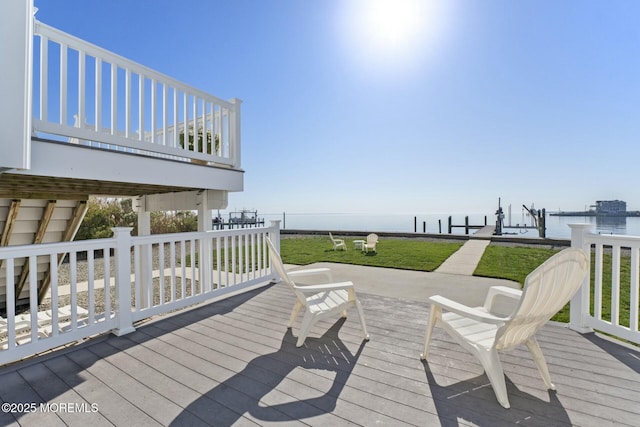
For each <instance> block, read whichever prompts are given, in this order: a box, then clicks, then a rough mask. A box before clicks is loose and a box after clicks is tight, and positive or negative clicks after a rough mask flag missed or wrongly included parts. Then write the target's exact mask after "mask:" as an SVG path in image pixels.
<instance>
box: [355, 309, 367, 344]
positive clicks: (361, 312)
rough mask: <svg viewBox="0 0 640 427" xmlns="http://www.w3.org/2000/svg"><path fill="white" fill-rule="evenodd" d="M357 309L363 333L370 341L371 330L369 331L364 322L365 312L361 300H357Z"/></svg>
mask: <svg viewBox="0 0 640 427" xmlns="http://www.w3.org/2000/svg"><path fill="white" fill-rule="evenodd" d="M355 303H356V310H357V311H358V317H360V326H362V334H363V336H364V339H365V341H369V332H367V325H366V324H365V323H364V312H363V311H362V304H360V301H359V300H356V301H355Z"/></svg>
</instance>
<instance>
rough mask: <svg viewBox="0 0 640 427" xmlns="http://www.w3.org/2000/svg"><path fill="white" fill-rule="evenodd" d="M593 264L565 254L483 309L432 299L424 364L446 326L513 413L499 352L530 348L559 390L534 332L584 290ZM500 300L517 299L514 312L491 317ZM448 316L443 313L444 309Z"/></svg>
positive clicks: (500, 290) (490, 297)
mask: <svg viewBox="0 0 640 427" xmlns="http://www.w3.org/2000/svg"><path fill="white" fill-rule="evenodd" d="M588 268H589V265H588V260H587V257H586V255H585V254H584V252H583V251H582V250H580V249H577V248H569V249H565V250H563V251H561V252H559V253H557V254H555V255H554V256H552V257H551V258H549V259H548V260H547V261H545V262H544V263H543V264H542V265H540V266H539V267H538V268H536V269H535V270H534V271H532V272H531V273H530V274H529V275H528V276H527V278H526V279H525V284H524V289H523V290H522V291H520V290H517V289H512V288H508V287H504V286H494V287H492V288H490V289H489V292H488V294H487V297H486V300H485V303H484V306H483V307H475V308H471V307H467V306H465V305H463V304H459V303H457V302H455V301H452V300H450V299H447V298H444V297H442V296H439V295H436V296H433V297H430V298H429V301H430V302H431V314H430V316H429V325H428V326H427V333H426V337H425V343H424V353H422V355H421V356H420V358H421V359H423V360H424V359H426V358H427V355H428V351H429V341H430V340H431V333H432V332H433V328H434V326H435V325H436V324H438V325H441V326H442V327H443V328H444V329H445V330H446V331H447V332H448V333H449V334H450V335H451V336H452V337H453V338H455V339H456V341H457V342H458V343H459V344H460V345H461V346H462V347H464V348H465V349H467V350H468V351H470V352H471V353H472V354H474V355H475V356H476V357H477V358H478V359H479V360H480V363H481V364H482V366H483V368H484V370H485V372H486V373H487V376H488V377H489V381H490V382H491V386H492V387H493V391H494V392H495V395H496V398H497V399H498V402H500V404H501V405H502V406H504V407H505V408H509V406H510V405H509V398H508V396H507V387H506V384H505V379H504V372H503V370H502V365H501V363H500V357H499V356H498V351H501V350H509V349H511V348H513V347H516V346H518V345H520V344H525V345H526V346H527V348H528V349H529V351H530V352H531V354H532V355H533V359H534V361H535V363H536V366H537V367H538V370H539V371H540V375H541V376H542V379H543V381H544V383H545V385H546V386H547V388H549V389H552V390H555V385H553V383H552V382H551V377H550V375H549V369H548V368H547V362H546V361H545V358H544V355H543V354H542V351H541V350H540V346H539V345H538V342H537V341H536V338H535V333H536V332H537V331H538V329H540V328H541V327H542V326H543V325H544V324H545V323H546V322H547V321H548V320H549V319H550V318H551V317H553V315H554V314H556V313H557V312H558V311H559V310H560V309H562V307H564V305H565V304H566V303H567V302H568V301H569V300H570V299H571V297H573V295H574V294H575V293H576V292H577V291H578V289H579V288H580V286H581V285H582V283H583V281H584V279H585V277H586V275H587V272H588ZM498 295H503V296H507V297H511V298H513V299H516V300H518V302H517V303H516V306H515V308H514V310H513V312H512V313H511V314H510V315H508V316H506V317H501V316H498V315H494V314H492V312H491V309H492V305H493V302H494V298H495V297H496V296H498ZM443 309H444V310H445V311H447V312H446V313H443V312H442V310H443Z"/></svg>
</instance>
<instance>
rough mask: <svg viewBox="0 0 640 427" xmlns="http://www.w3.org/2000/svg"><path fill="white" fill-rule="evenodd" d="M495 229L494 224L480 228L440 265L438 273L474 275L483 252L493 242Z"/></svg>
mask: <svg viewBox="0 0 640 427" xmlns="http://www.w3.org/2000/svg"><path fill="white" fill-rule="evenodd" d="M494 230H495V227H494V226H492V225H487V226H485V227H483V228H481V229H480V230H478V231H477V232H476V233H474V234H473V236H471V238H470V239H469V240H467V242H466V243H465V244H464V245H462V247H461V248H460V249H458V251H457V252H455V253H454V254H453V255H451V256H450V257H449V258H447V259H446V261H445V262H443V263H442V265H441V266H440V267H438V269H437V270H436V273H446V274H462V275H465V276H472V275H473V272H474V271H475V269H476V267H477V266H478V262H480V259H481V258H482V254H484V250H485V249H486V248H487V246H489V243H491V240H489V238H490V237H491V236H492V235H493V232H494Z"/></svg>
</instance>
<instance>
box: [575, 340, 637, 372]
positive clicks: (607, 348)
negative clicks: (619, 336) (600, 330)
mask: <svg viewBox="0 0 640 427" xmlns="http://www.w3.org/2000/svg"><path fill="white" fill-rule="evenodd" d="M582 336H583V337H584V338H586V339H587V340H588V341H589V342H591V344H594V345H596V346H598V347H599V348H600V349H602V350H603V351H604V352H606V353H607V354H609V355H610V356H612V357H615V358H616V359H617V360H618V361H620V362H621V363H624V364H625V365H627V366H628V367H629V368H630V369H632V370H633V371H634V372H636V373H640V347H637V348H635V349H634V348H632V347H631V344H626V345H625V344H624V343H622V342H619V343H618V342H616V341H615V340H614V339H612V338H605V337H601V336H599V335H597V334H596V333H595V332H591V333H587V334H582Z"/></svg>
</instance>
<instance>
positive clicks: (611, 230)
mask: <svg viewBox="0 0 640 427" xmlns="http://www.w3.org/2000/svg"><path fill="white" fill-rule="evenodd" d="M259 216H260V217H261V218H262V217H263V218H264V219H265V221H267V224H268V221H269V220H281V221H283V223H281V225H282V227H283V228H286V229H293V230H327V231H336V232H339V231H366V232H369V231H370V232H378V231H382V232H384V231H386V232H403V233H412V232H413V231H414V217H417V221H418V232H422V230H423V222H424V223H425V225H426V232H427V233H438V232H439V228H438V220H440V221H441V224H442V233H447V224H448V217H449V215H448V214H421V215H408V214H406V215H405V214H344V213H335V214H295V213H285V214H282V213H280V214H266V215H259ZM468 216H469V224H470V225H481V224H484V221H485V216H484V215H482V214H476V215H468ZM451 217H452V221H453V224H454V225H464V218H465V215H464V214H461V215H451ZM487 223H488V224H489V225H494V224H495V215H493V214H491V215H487ZM575 223H589V224H593V225H594V226H595V230H596V232H597V233H601V234H626V235H631V236H640V218H639V217H630V218H624V217H623V218H596V217H559V216H549V215H547V237H549V238H556V239H569V238H570V235H571V229H570V228H569V226H568V224H575ZM518 224H527V225H530V224H531V221H530V219H529V218H527V217H525V216H522V217H521V216H520V215H518V217H517V218H516V217H515V216H513V217H512V218H511V225H512V226H516V225H518ZM504 225H505V226H507V225H509V222H508V220H507V219H505V221H504ZM504 231H505V232H507V233H510V234H511V233H513V234H516V235H521V236H522V237H537V236H538V232H537V231H536V230H526V229H519V228H512V229H511V228H509V229H505V230H504ZM472 232H473V230H472ZM453 233H454V234H464V228H454V229H453Z"/></svg>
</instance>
